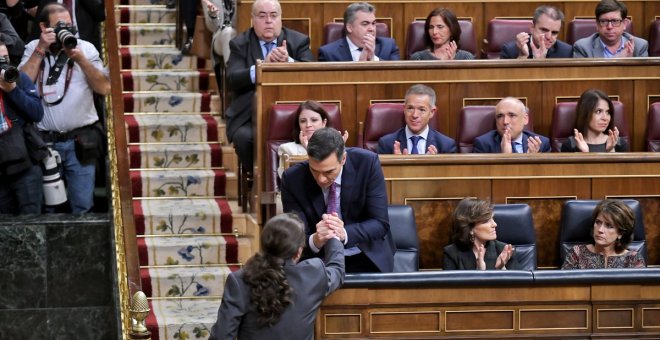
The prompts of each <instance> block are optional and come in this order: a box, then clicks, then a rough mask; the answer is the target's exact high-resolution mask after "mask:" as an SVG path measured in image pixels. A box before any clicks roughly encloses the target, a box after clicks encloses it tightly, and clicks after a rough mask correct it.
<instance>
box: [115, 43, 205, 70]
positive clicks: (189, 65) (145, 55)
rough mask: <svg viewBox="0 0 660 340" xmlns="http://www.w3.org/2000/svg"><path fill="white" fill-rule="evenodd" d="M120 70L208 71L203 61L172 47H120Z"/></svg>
mask: <svg viewBox="0 0 660 340" xmlns="http://www.w3.org/2000/svg"><path fill="white" fill-rule="evenodd" d="M119 54H120V55H121V68H122V70H127V69H133V70H161V71H162V70H197V69H208V68H209V67H210V64H211V63H210V62H209V63H208V64H209V65H207V62H206V60H205V59H202V58H198V57H195V56H184V55H182V54H181V51H179V50H177V49H176V48H174V47H122V48H120V49H119Z"/></svg>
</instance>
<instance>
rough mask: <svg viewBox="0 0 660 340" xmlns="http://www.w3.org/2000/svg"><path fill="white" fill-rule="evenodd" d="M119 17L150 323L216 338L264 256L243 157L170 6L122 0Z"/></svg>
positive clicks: (163, 331) (168, 335) (208, 75)
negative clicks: (225, 298) (236, 156)
mask: <svg viewBox="0 0 660 340" xmlns="http://www.w3.org/2000/svg"><path fill="white" fill-rule="evenodd" d="M115 13H116V14H117V18H118V19H117V20H118V21H119V23H118V33H119V38H120V45H121V47H120V54H121V56H120V57H121V63H122V65H121V66H122V71H121V76H122V83H123V97H124V108H125V112H126V115H125V124H126V128H127V138H128V142H129V147H128V150H127V151H128V154H129V159H130V167H131V170H130V176H131V183H132V192H133V197H134V199H133V210H134V215H135V225H136V232H137V234H138V254H139V263H140V275H141V280H142V289H143V291H144V292H145V294H147V296H148V297H149V298H150V306H151V308H152V313H151V314H150V315H149V317H148V318H147V326H148V328H149V330H150V331H151V332H152V339H168V340H170V339H172V340H174V339H177V340H180V339H206V338H208V336H209V332H210V329H211V326H212V325H213V323H215V321H216V317H217V311H218V307H219V305H220V301H221V298H222V290H223V287H224V281H225V279H226V277H227V275H228V274H229V273H231V272H232V271H236V270H238V269H239V268H240V266H241V264H242V263H244V262H245V261H246V260H247V259H248V258H249V257H250V256H251V255H252V254H253V252H254V250H253V249H252V248H253V247H252V241H251V235H250V232H249V231H248V229H250V228H251V227H248V225H250V224H249V223H248V222H247V220H248V218H247V217H246V216H245V215H243V214H240V213H236V212H232V208H231V206H232V204H230V203H229V202H228V201H227V196H232V197H235V193H232V192H228V190H229V188H230V187H229V186H228V184H227V180H228V178H235V175H233V173H232V172H231V171H229V170H228V169H227V168H225V165H226V164H227V162H226V161H227V159H230V158H231V159H233V156H232V157H227V154H226V153H224V152H226V151H225V150H227V148H226V147H223V141H224V125H223V124H222V119H221V118H220V116H219V114H218V112H219V111H220V102H219V97H218V96H217V95H216V94H215V93H214V92H211V91H212V90H211V88H212V87H213V86H211V84H213V83H214V82H215V80H214V78H213V74H212V71H210V70H209V68H210V62H209V61H207V60H205V59H201V58H198V57H194V56H183V55H181V53H180V52H179V51H178V50H177V49H176V48H175V47H174V41H175V40H174V39H175V21H176V12H175V10H173V9H167V8H166V7H165V5H164V1H162V0H121V1H120V5H118V6H116V10H115ZM232 188H234V189H235V187H232ZM230 191H231V190H230Z"/></svg>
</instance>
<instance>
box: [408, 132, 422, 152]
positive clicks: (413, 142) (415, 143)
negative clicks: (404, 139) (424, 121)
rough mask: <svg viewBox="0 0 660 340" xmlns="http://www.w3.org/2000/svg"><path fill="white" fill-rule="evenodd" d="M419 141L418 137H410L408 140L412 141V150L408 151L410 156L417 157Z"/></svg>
mask: <svg viewBox="0 0 660 340" xmlns="http://www.w3.org/2000/svg"><path fill="white" fill-rule="evenodd" d="M420 139H422V137H420V136H411V137H410V140H411V141H412V150H410V154H411V155H419V151H417V143H419V140H420Z"/></svg>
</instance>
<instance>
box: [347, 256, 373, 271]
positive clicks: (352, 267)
mask: <svg viewBox="0 0 660 340" xmlns="http://www.w3.org/2000/svg"><path fill="white" fill-rule="evenodd" d="M345 259H346V260H345V261H346V272H347V273H380V269H378V267H376V265H375V264H374V263H373V262H371V260H370V259H369V258H368V257H367V255H365V254H364V253H359V254H355V255H352V256H346V258H345Z"/></svg>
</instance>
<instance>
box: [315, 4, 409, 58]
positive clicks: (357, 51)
mask: <svg viewBox="0 0 660 340" xmlns="http://www.w3.org/2000/svg"><path fill="white" fill-rule="evenodd" d="M400 58H401V57H400V55H399V47H398V46H397V45H396V41H394V39H392V38H383V37H376V8H375V7H374V6H373V5H371V4H369V3H366V2H356V3H352V4H350V5H348V7H346V11H344V37H343V38H342V39H339V40H336V41H333V42H331V43H328V44H326V45H323V46H321V47H320V48H319V61H379V60H399V59H400Z"/></svg>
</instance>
